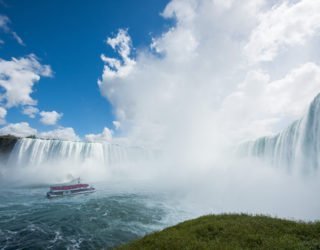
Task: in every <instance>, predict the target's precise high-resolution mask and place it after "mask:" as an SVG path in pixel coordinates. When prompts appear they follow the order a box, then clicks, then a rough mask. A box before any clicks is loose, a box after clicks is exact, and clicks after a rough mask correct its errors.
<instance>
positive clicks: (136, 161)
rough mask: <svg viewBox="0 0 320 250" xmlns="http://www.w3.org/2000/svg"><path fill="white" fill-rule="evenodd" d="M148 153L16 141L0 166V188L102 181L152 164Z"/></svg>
mask: <svg viewBox="0 0 320 250" xmlns="http://www.w3.org/2000/svg"><path fill="white" fill-rule="evenodd" d="M153 157H154V154H153V152H152V151H151V150H147V149H144V148H142V147H134V146H125V145H119V144H112V143H92V142H89V143H88V142H81V141H79V142H73V141H62V140H47V139H32V138H22V139H18V141H17V142H16V143H15V145H14V147H13V149H12V151H11V152H10V155H9V158H8V161H6V162H1V164H0V184H5V183H10V184H17V185H20V184H21V183H27V184H31V183H32V184H34V183H60V182H65V181H68V180H69V179H70V176H73V177H81V178H82V179H86V180H89V181H101V180H106V179H107V178H109V177H111V176H114V175H118V176H121V175H123V174H124V173H126V172H127V171H133V172H137V171H135V169H136V167H140V166H148V164H144V163H145V162H147V161H148V160H152V159H153Z"/></svg>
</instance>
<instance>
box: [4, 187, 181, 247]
mask: <svg viewBox="0 0 320 250" xmlns="http://www.w3.org/2000/svg"><path fill="white" fill-rule="evenodd" d="M1 188H2V189H1V190H2V191H1V193H0V249H101V248H107V249H109V248H112V247H115V246H118V245H120V244H122V243H125V242H128V241H130V240H133V239H136V238H137V237H141V236H143V235H145V234H146V233H150V232H152V231H154V230H159V229H162V228H163V227H166V226H168V225H171V224H173V223H175V222H177V221H179V220H182V219H184V218H185V217H183V213H182V212H178V211H176V208H174V207H173V206H171V207H170V201H169V200H168V199H166V197H165V196H164V195H161V194H153V193H148V192H142V191H139V190H131V192H127V191H125V190H124V189H123V188H122V189H121V187H119V185H118V184H116V183H112V184H111V183H110V184H108V185H101V184H100V185H99V184H96V188H97V190H98V191H97V192H96V193H93V194H90V195H78V196H73V197H65V198H59V199H54V200H48V199H46V197H45V192H46V191H47V187H24V188H15V189H12V188H10V189H9V188H5V187H1ZM121 190H122V191H121ZM176 213H178V214H176Z"/></svg>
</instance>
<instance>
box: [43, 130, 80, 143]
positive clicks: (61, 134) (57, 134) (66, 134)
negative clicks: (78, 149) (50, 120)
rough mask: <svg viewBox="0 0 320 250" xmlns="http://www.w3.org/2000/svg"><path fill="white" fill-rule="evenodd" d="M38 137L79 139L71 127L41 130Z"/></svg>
mask: <svg viewBox="0 0 320 250" xmlns="http://www.w3.org/2000/svg"><path fill="white" fill-rule="evenodd" d="M38 137H39V138H43V139H60V140H67V141H80V138H79V136H78V135H77V134H76V133H75V131H74V129H73V128H70V127H69V128H64V127H60V128H58V129H54V130H51V131H47V132H41V133H39V134H38Z"/></svg>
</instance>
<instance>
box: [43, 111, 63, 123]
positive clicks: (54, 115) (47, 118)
mask: <svg viewBox="0 0 320 250" xmlns="http://www.w3.org/2000/svg"><path fill="white" fill-rule="evenodd" d="M40 116H41V119H40V121H41V122H42V123H43V124H45V125H55V124H56V123H57V122H58V120H60V119H61V117H62V116H63V114H62V113H58V112H57V111H41V112H40Z"/></svg>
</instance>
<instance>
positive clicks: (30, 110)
mask: <svg viewBox="0 0 320 250" xmlns="http://www.w3.org/2000/svg"><path fill="white" fill-rule="evenodd" d="M22 113H23V114H25V115H27V116H29V117H30V118H35V117H36V114H38V113H39V109H38V108H36V107H34V106H26V107H23V110H22Z"/></svg>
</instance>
